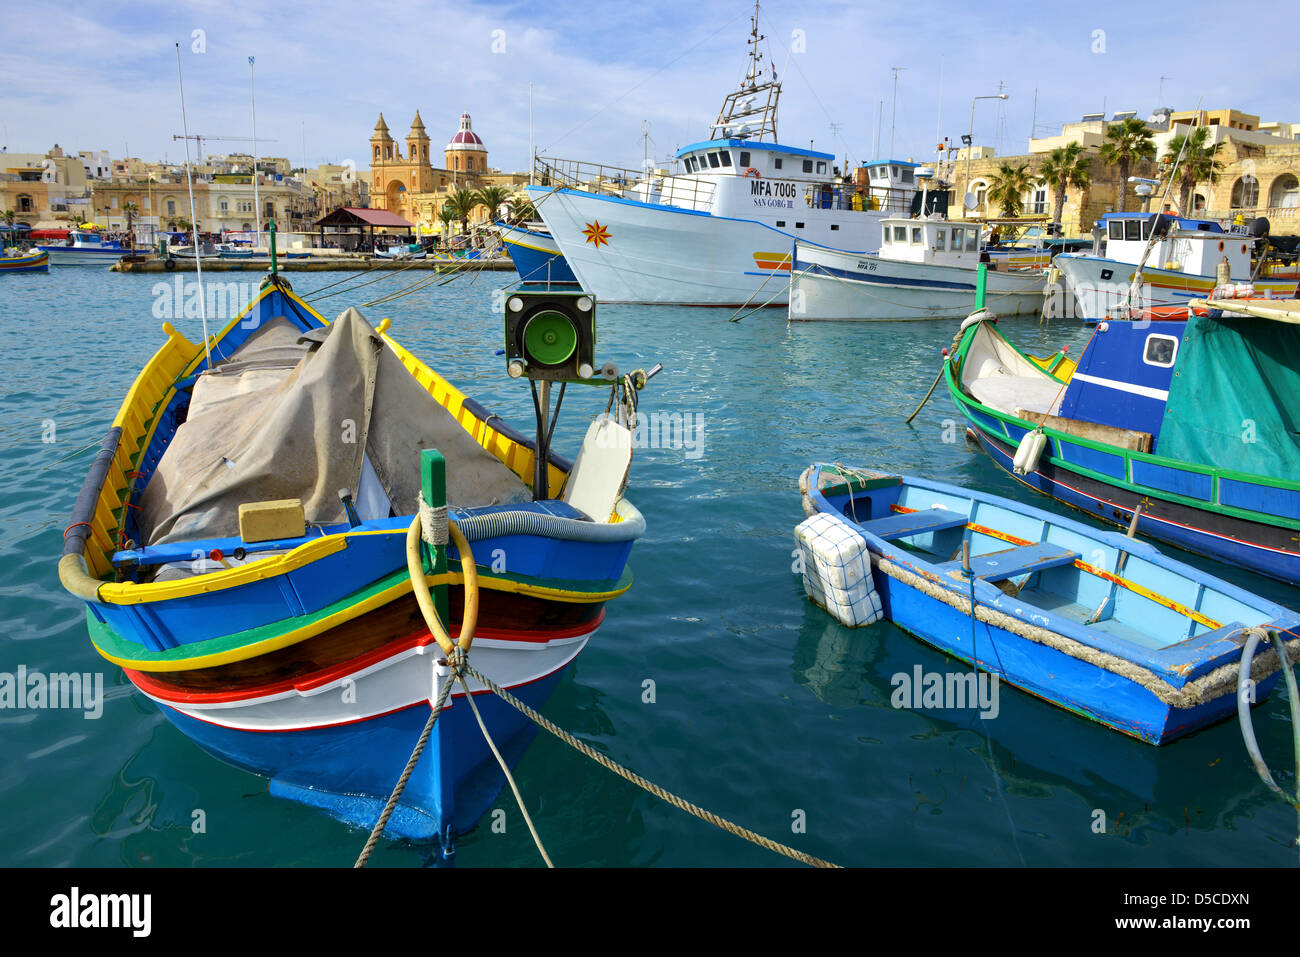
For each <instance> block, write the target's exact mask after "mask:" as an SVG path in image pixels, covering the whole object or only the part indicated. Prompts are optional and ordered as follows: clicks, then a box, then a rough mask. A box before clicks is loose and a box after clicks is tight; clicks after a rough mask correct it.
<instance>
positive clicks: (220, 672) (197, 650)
mask: <svg viewBox="0 0 1300 957" xmlns="http://www.w3.org/2000/svg"><path fill="white" fill-rule="evenodd" d="M510 301H511V303H512V305H517V306H520V308H522V307H523V305H525V304H526V305H527V308H526V309H524V310H523V312H522V315H523V316H524V318H525V326H526V327H527V328H525V329H524V332H522V333H521V335H522V336H523V340H522V341H523V342H524V345H525V353H524V359H519V358H517V357H516V358H514V359H513V360H512V361H513V362H517V363H521V365H520V366H519V367H518V368H514V367H512V373H513V372H520V371H522V372H524V374H527V375H528V376H529V377H530V379H531V378H532V377H533V371H532V370H533V366H531V365H528V366H526V367H525V365H523V364H522V363H527V362H531V361H532V359H531V358H529V353H528V352H527V348H528V347H530V346H531V345H536V344H537V343H539V342H541V343H543V345H545V346H546V347H547V348H549V349H550V350H551V352H550V353H549V354H548V356H546V357H544V358H546V359H547V360H553V361H549V362H548V364H547V365H546V366H545V369H543V372H544V373H547V374H550V375H552V376H553V377H555V378H560V379H564V378H566V377H567V378H570V379H573V378H576V377H577V376H578V374H579V372H580V371H586V372H588V373H589V371H590V370H580V368H579V365H578V364H577V357H582V359H581V361H582V363H586V364H589V363H590V362H591V361H592V360H591V358H590V357H589V356H584V354H583V349H582V348H581V347H579V348H577V349H575V350H574V351H573V353H572V354H570V355H560V354H559V353H558V352H555V349H556V348H557V346H556V343H557V342H561V343H562V342H563V341H567V340H566V337H568V339H574V338H578V337H579V336H580V334H579V333H576V332H573V331H572V330H571V329H568V328H567V327H565V321H566V317H569V318H573V319H574V322H575V324H580V323H581V321H582V320H584V318H585V319H586V320H587V321H588V323H589V325H590V335H589V336H587V335H586V334H581V337H582V339H583V342H586V341H587V340H588V339H590V341H591V342H594V303H592V301H591V300H590V299H589V298H578V297H558V298H557V297H555V296H550V295H549V294H547V293H546V292H544V291H542V292H538V293H536V294H530V293H519V294H518V295H516V296H512V297H511V299H510ZM584 310H585V312H584ZM520 314H521V313H520V312H519V310H518V309H516V310H514V311H513V312H512V315H515V316H518V315H520ZM539 315H540V316H541V319H540V320H539V321H541V322H542V325H544V326H545V327H546V328H545V329H543V330H542V332H541V333H539V332H537V330H531V331H530V329H531V327H530V326H528V323H529V322H531V321H532V319H537V318H538V316H539ZM574 328H577V326H576V325H575V327H574ZM163 329H164V331H165V333H166V340H165V341H164V343H163V344H162V346H161V348H160V349H159V350H158V352H157V353H155V355H154V356H153V358H152V359H150V360H149V362H148V363H147V364H146V365H145V367H144V369H143V370H142V371H141V373H140V375H139V376H138V378H137V379H136V381H135V383H134V385H133V386H132V387H131V389H130V391H129V392H128V393H127V396H126V398H125V400H124V401H123V403H122V406H121V408H120V410H119V412H118V414H117V417H116V419H115V420H114V423H113V426H112V429H111V430H110V431H109V433H108V436H107V437H106V438H105V440H104V442H103V445H102V447H101V448H100V451H99V453H98V454H97V455H96V457H95V460H94V462H93V464H92V466H91V469H90V472H89V474H88V475H87V477H86V480H85V484H84V485H83V487H82V491H81V495H80V497H79V498H78V501H77V506H76V511H75V514H74V516H73V518H72V521H71V523H70V524H69V526H68V529H67V531H66V533H65V548H64V555H63V558H62V560H61V562H60V566H59V571H60V578H61V580H62V581H63V584H64V586H65V587H66V588H67V589H68V590H69V591H70V592H71V593H72V594H74V595H75V596H77V597H78V598H81V599H82V600H83V601H84V602H85V604H86V606H87V623H88V627H89V631H90V637H91V640H92V642H93V643H94V645H95V647H96V649H97V650H98V651H99V652H100V654H102V655H103V656H104V657H105V658H107V659H108V660H109V661H112V662H114V663H115V664H118V665H120V666H121V667H122V668H123V669H124V671H125V674H126V676H127V677H128V678H129V679H130V680H131V682H132V683H133V684H134V685H135V686H136V687H137V688H138V689H139V690H140V691H141V692H143V693H144V694H145V695H146V696H148V697H149V698H150V699H151V700H153V701H154V702H156V703H157V705H158V706H159V708H160V710H161V711H162V712H163V714H165V715H166V716H167V718H168V719H169V720H170V721H172V722H173V723H174V724H175V725H176V726H177V727H178V728H180V730H182V731H183V732H184V733H185V734H187V735H189V736H190V737H191V738H192V739H193V740H194V741H196V742H197V743H198V744H200V745H201V746H203V747H204V748H206V749H207V750H209V751H211V752H212V753H213V754H215V755H216V756H218V757H219V758H221V759H223V760H225V761H227V762H229V763H231V764H234V765H236V766H239V767H242V768H246V769H249V770H251V771H254V772H256V773H258V774H262V775H266V776H268V777H269V778H270V779H271V780H270V789H271V793H272V794H274V795H277V796H281V797H288V798H292V799H294V800H297V801H301V802H303V803H305V804H308V805H312V806H314V807H317V808H320V809H323V810H324V811H326V812H327V813H329V814H331V815H333V816H334V817H336V818H338V819H340V820H342V821H345V822H348V823H350V824H353V825H357V826H361V827H366V828H369V827H371V826H373V825H375V823H376V821H377V819H378V817H379V813H380V809H381V808H382V807H383V806H384V804H385V801H386V800H387V799H388V797H389V795H390V792H392V791H393V789H394V785H395V784H396V783H397V781H398V778H399V776H400V775H401V774H402V771H403V767H404V765H405V764H406V762H407V761H408V758H409V757H410V756H411V754H412V750H413V748H414V746H415V745H416V743H417V740H418V739H419V738H420V735H421V729H422V728H423V727H424V726H425V725H426V722H427V721H428V719H429V717H430V714H431V705H432V703H434V702H435V701H437V699H438V698H439V696H440V694H443V693H445V692H446V691H447V689H448V688H449V686H450V683H451V682H452V681H453V677H454V675H453V674H452V673H451V672H449V670H448V667H447V663H448V660H450V659H452V658H453V657H454V654H452V653H449V651H448V649H449V647H450V648H451V652H454V653H456V654H458V653H459V648H460V647H463V646H464V645H465V644H467V643H468V640H469V639H470V637H471V636H472V635H474V634H475V633H476V640H475V641H474V644H473V651H472V657H471V658H470V661H471V663H472V664H473V665H474V667H476V668H477V669H478V670H479V671H480V672H481V673H482V674H483V675H485V676H486V677H488V678H491V679H492V680H494V681H495V682H497V683H499V685H500V686H501V687H503V688H505V689H507V690H509V691H511V692H512V693H513V694H514V695H516V696H518V697H519V698H520V699H522V700H523V701H524V702H526V703H527V704H529V705H531V706H532V707H539V706H540V705H541V704H542V703H544V702H545V701H546V699H547V697H548V696H549V695H550V693H551V691H552V690H553V689H554V688H555V687H556V685H557V683H558V682H559V680H560V678H561V677H562V675H563V674H564V673H565V671H566V669H567V668H568V667H569V666H570V665H571V664H572V663H573V661H574V659H575V658H576V657H577V656H578V654H579V653H580V652H581V651H582V650H583V648H584V647H585V646H586V644H587V642H588V641H589V640H590V639H591V638H592V637H593V636H594V635H595V634H596V632H597V630H598V629H599V628H600V626H601V624H602V622H603V621H604V619H605V608H606V604H607V603H608V602H609V601H611V600H612V599H614V598H616V597H618V596H619V595H621V594H623V592H625V591H626V590H627V589H628V587H629V586H630V584H631V576H630V572H629V570H628V567H627V561H628V556H629V553H630V551H631V548H632V544H633V542H634V541H635V540H636V539H637V537H638V536H639V535H640V534H641V533H642V531H643V530H644V528H645V522H644V519H643V518H642V516H641V514H640V513H639V512H638V511H637V509H636V508H635V507H634V506H633V505H632V504H631V503H630V502H628V501H627V500H626V499H625V498H624V497H623V495H622V492H623V488H624V485H625V483H626V480H627V474H628V467H629V466H630V462H631V454H632V453H631V443H630V441H624V442H619V441H617V437H618V436H619V435H626V434H629V433H627V429H626V428H625V426H624V425H620V424H619V422H618V421H616V419H611V418H610V417H609V416H608V415H606V416H602V417H600V418H599V419H598V420H597V421H596V422H595V423H594V424H593V425H592V427H591V430H590V431H589V432H588V435H587V439H586V441H585V442H584V444H583V447H582V450H581V452H580V454H579V456H578V459H577V461H576V462H575V463H570V462H569V461H566V460H565V459H562V458H560V457H558V456H555V455H553V454H551V453H550V451H549V434H550V433H549V432H548V431H546V430H544V429H543V428H541V427H539V428H538V430H537V439H529V438H526V437H525V436H524V435H523V434H521V433H519V432H517V431H515V430H514V429H512V428H510V427H509V426H508V425H506V424H505V423H504V422H503V421H502V420H501V418H500V417H499V416H495V415H492V414H490V413H489V412H488V410H487V409H485V408H484V407H483V406H481V405H480V404H479V403H477V402H476V401H474V400H473V399H471V398H469V397H468V396H466V395H464V394H463V393H461V392H460V391H459V390H457V389H456V388H455V387H454V386H452V385H451V383H450V382H449V381H448V380H447V379H445V378H443V377H442V376H441V375H439V374H438V373H437V372H435V371H433V370H432V369H430V368H429V367H427V366H426V365H424V364H423V363H422V362H421V361H420V360H419V359H417V358H416V357H415V356H414V355H413V354H411V353H410V352H408V351H407V350H406V349H404V348H403V347H402V346H401V345H399V344H398V343H397V341H396V340H394V339H393V338H392V337H391V336H390V335H388V322H387V320H385V321H384V322H382V323H380V325H379V326H378V327H377V328H375V327H372V326H371V325H370V323H368V322H367V321H366V320H365V319H364V317H362V315H361V314H360V313H359V312H358V311H356V310H355V309H349V310H347V311H346V312H344V313H343V314H342V315H340V316H339V317H338V318H337V319H335V320H334V321H333V322H327V321H326V320H324V319H323V318H322V317H321V316H320V315H319V314H317V313H316V312H315V311H314V310H313V309H312V308H311V307H310V306H308V305H307V304H306V303H305V302H303V300H302V299H300V298H299V297H298V296H296V295H295V294H294V293H293V291H292V289H291V288H290V285H289V283H288V282H287V281H285V279H284V278H283V277H282V276H277V275H272V276H271V277H269V278H268V279H267V280H266V281H265V283H264V285H263V287H262V289H261V291H260V293H259V295H258V296H257V297H256V299H255V300H254V301H253V302H252V303H251V304H250V305H249V306H248V308H247V309H245V310H244V312H243V313H242V314H241V315H240V316H239V317H237V318H236V319H234V320H233V321H232V322H231V323H230V324H229V325H228V326H226V328H225V329H224V330H222V331H221V332H220V333H219V334H217V335H216V336H214V337H212V339H211V340H210V341H209V342H208V343H195V342H191V341H189V340H188V339H186V338H185V337H184V336H183V335H181V333H179V332H177V331H176V330H175V329H173V328H172V327H171V326H170V325H164V327H163ZM539 336H540V338H539ZM557 357H558V358H557ZM638 376H639V378H638ZM645 378H646V376H645V375H644V374H641V373H633V374H632V376H631V377H619V379H618V382H617V384H616V385H615V388H616V390H617V389H619V388H622V389H623V390H624V393H623V399H622V400H620V403H619V405H618V408H622V409H628V408H631V406H630V397H629V396H628V395H627V392H628V391H629V390H630V389H632V388H634V387H639V386H641V385H643V384H644V381H645ZM632 383H635V386H634V385H633V384H632ZM557 411H558V406H557ZM611 436H613V437H614V439H613V440H611ZM539 449H540V450H541V451H540V453H539V451H538V450H539ZM432 450H437V453H435V452H433V451H432ZM444 460H445V466H444V465H443V464H441V463H442V462H443V461H444ZM424 503H427V509H426V506H425V504H424ZM417 506H418V507H417ZM439 506H442V513H443V517H442V518H441V519H439V517H438V512H439ZM419 512H423V513H424V514H423V515H418V516H417V513H419ZM440 524H441V525H442V528H443V532H442V535H441V538H440V537H439V534H438V527H439V525H440ZM448 535H449V536H450V543H449V544H445V545H444V544H439V542H446V541H447V540H448ZM422 540H423V541H425V542H430V541H432V542H433V544H431V545H429V544H426V545H422V544H421V541H422ZM430 590H431V593H432V599H430V595H429V591H430ZM475 607H477V612H475V611H474V610H473V609H474V608H475ZM430 608H432V609H435V610H436V612H437V614H436V615H434V616H433V618H432V619H431V618H430V616H429V611H428V609H430ZM439 623H446V624H445V627H444V626H443V625H441V624H439ZM440 631H441V632H444V634H441V636H439V633H440ZM448 641H450V642H455V643H457V646H450V645H448V643H447V642H448ZM468 687H469V690H470V691H471V692H472V693H473V695H474V696H475V697H474V700H475V702H476V703H477V705H478V711H479V712H480V713H481V714H482V716H483V719H484V721H485V722H486V724H487V726H488V729H489V731H490V733H491V735H492V737H493V739H494V740H495V741H496V743H497V745H498V746H499V747H500V748H501V750H502V751H503V753H504V754H505V755H506V757H507V759H508V760H509V761H511V762H513V761H515V760H517V759H518V757H519V755H520V753H521V751H522V749H523V748H524V747H525V745H526V744H527V741H528V740H529V739H530V734H531V730H530V729H531V725H529V723H528V721H527V720H526V719H525V718H524V717H523V716H522V715H521V714H519V713H518V712H517V711H515V710H513V709H512V708H510V707H509V706H507V705H506V704H505V703H503V702H502V701H501V699H499V698H497V697H496V696H495V695H494V694H490V693H488V691H487V689H486V688H485V687H484V686H483V685H482V684H480V683H479V682H477V681H475V680H473V679H470V680H469V682H468ZM466 703H467V702H466V699H465V696H464V690H463V688H462V687H461V686H459V685H456V686H455V687H454V688H452V690H451V692H450V697H449V698H448V699H447V702H446V705H447V706H446V707H445V708H444V709H443V711H442V712H441V714H440V717H439V719H438V720H437V722H436V725H435V726H434V730H433V733H432V735H431V737H430V738H429V740H428V745H427V747H425V749H424V751H423V752H422V753H421V754H420V756H419V759H418V763H417V764H416V765H415V767H414V772H413V773H412V774H411V776H410V779H409V783H408V784H407V785H406V787H405V790H404V792H403V793H402V795H401V798H400V801H399V803H398V804H397V805H396V811H395V812H394V813H393V815H392V817H391V819H390V820H389V821H388V825H387V833H388V834H389V835H390V836H400V837H408V838H412V839H417V840H428V839H433V838H437V839H438V840H439V841H440V842H441V844H442V846H443V848H444V850H447V851H449V850H450V849H451V848H452V847H453V842H454V839H455V836H456V835H457V834H459V833H463V832H464V831H466V830H467V829H469V828H470V827H472V826H473V825H474V823H475V822H476V821H477V820H478V818H479V817H480V816H481V815H482V814H483V813H484V811H485V810H486V808H487V807H488V806H489V804H490V802H491V801H492V800H493V799H494V797H495V795H496V793H497V790H498V789H499V788H500V786H501V784H502V780H503V777H502V774H501V772H500V770H499V769H498V767H497V764H496V763H495V761H494V759H493V757H492V755H491V753H490V751H489V750H488V748H487V745H486V744H485V742H484V740H483V737H482V735H481V734H480V732H479V729H478V726H477V723H476V721H475V718H474V716H473V713H472V709H471V708H470V707H467V706H466Z"/></svg>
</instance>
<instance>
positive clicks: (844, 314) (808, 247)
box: [790, 215, 1047, 322]
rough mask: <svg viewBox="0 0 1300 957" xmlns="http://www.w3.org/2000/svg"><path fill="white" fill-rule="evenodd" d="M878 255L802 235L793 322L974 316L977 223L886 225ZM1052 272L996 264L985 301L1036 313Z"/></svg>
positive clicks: (937, 219) (1004, 312)
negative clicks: (806, 239) (830, 245)
mask: <svg viewBox="0 0 1300 957" xmlns="http://www.w3.org/2000/svg"><path fill="white" fill-rule="evenodd" d="M881 238H882V243H881V246H880V252H879V254H875V255H873V254H869V253H862V252H850V251H847V250H843V249H830V248H828V247H826V246H818V245H816V244H815V243H806V242H801V241H796V242H795V244H794V268H793V269H792V270H791V273H790V320H791V321H792V322H794V321H809V320H823V319H856V320H868V319H948V318H960V317H963V316H966V315H969V314H970V312H971V311H972V309H974V307H975V287H976V281H977V278H978V270H979V265H980V261H981V259H982V258H983V259H985V260H987V259H988V257H987V256H985V255H984V250H983V248H982V246H981V243H980V227H979V225H978V224H975V223H971V224H966V223H955V222H951V221H950V220H948V219H946V218H944V217H942V216H938V215H933V216H931V217H929V218H926V219H911V218H908V217H905V216H894V217H890V218H887V219H885V220H883V221H882V223H881ZM1046 281H1047V280H1046V274H1045V273H1044V271H1043V270H1042V269H1041V268H1030V269H1005V268H1001V267H1000V265H999V264H996V263H989V270H988V287H987V299H986V305H987V307H988V309H989V311H990V312H993V313H995V314H996V315H1000V316H1014V315H1019V314H1037V313H1038V312H1039V311H1040V310H1041V309H1042V304H1043V288H1044V286H1045V285H1046Z"/></svg>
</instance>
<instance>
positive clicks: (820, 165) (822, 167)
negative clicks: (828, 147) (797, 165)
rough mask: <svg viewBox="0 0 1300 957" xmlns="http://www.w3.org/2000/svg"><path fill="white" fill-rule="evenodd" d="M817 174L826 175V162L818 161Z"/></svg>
mask: <svg viewBox="0 0 1300 957" xmlns="http://www.w3.org/2000/svg"><path fill="white" fill-rule="evenodd" d="M817 172H819V173H824V172H826V163H825V161H824V160H818V161H817Z"/></svg>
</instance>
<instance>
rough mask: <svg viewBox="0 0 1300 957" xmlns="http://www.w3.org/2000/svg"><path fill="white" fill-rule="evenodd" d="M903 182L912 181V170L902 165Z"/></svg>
mask: <svg viewBox="0 0 1300 957" xmlns="http://www.w3.org/2000/svg"><path fill="white" fill-rule="evenodd" d="M903 182H904V183H910V182H912V170H911V168H910V167H906V166H905V167H903Z"/></svg>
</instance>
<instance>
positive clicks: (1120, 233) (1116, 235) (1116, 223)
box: [1106, 219, 1124, 239]
mask: <svg viewBox="0 0 1300 957" xmlns="http://www.w3.org/2000/svg"><path fill="white" fill-rule="evenodd" d="M1106 238H1107V239H1123V238H1124V223H1123V222H1122V221H1121V220H1118V219H1112V220H1111V221H1110V232H1109V233H1108V234H1107V237H1106Z"/></svg>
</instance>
